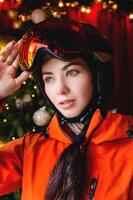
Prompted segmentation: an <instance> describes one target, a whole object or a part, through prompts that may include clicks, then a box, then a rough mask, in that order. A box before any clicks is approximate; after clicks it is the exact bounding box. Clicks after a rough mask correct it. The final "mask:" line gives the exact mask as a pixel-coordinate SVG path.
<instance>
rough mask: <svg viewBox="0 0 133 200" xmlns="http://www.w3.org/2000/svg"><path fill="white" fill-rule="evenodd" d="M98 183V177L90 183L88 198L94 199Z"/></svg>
mask: <svg viewBox="0 0 133 200" xmlns="http://www.w3.org/2000/svg"><path fill="white" fill-rule="evenodd" d="M97 183H98V181H97V179H95V178H92V180H91V183H90V190H89V195H88V200H94V194H95V191H96V187H97Z"/></svg>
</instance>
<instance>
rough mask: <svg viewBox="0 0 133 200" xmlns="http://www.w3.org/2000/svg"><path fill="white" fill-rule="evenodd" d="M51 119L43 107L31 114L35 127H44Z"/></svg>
mask: <svg viewBox="0 0 133 200" xmlns="http://www.w3.org/2000/svg"><path fill="white" fill-rule="evenodd" d="M50 119H51V115H50V113H49V112H48V111H47V110H46V107H45V106H43V107H41V108H40V109H39V110H37V111H36V112H35V113H34V114H33V121H34V122H35V124H36V125H37V126H45V125H47V124H48V123H49V121H50Z"/></svg>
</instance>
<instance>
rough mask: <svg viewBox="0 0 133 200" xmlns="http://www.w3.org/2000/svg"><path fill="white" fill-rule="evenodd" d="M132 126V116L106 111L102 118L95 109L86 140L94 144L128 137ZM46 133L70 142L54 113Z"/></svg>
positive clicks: (64, 141)
mask: <svg viewBox="0 0 133 200" xmlns="http://www.w3.org/2000/svg"><path fill="white" fill-rule="evenodd" d="M132 126H133V117H132V116H128V115H121V114H116V113H115V114H114V113H110V112H108V113H107V115H106V117H105V118H104V119H103V118H102V116H101V114H100V110H99V109H97V110H96V111H95V112H94V114H93V116H92V119H91V121H90V124H89V127H88V130H87V133H86V142H87V141H89V140H90V141H91V142H93V143H95V144H100V143H103V142H109V141H116V140H119V139H124V138H128V134H127V132H128V130H130V127H132ZM48 134H49V136H50V137H51V138H53V139H56V140H59V141H61V142H63V143H67V144H70V143H72V141H71V140H70V139H69V138H68V137H67V136H66V135H65V133H64V131H63V130H62V128H61V127H60V124H59V123H58V119H57V117H56V115H54V117H53V118H52V120H51V122H50V124H49V126H48Z"/></svg>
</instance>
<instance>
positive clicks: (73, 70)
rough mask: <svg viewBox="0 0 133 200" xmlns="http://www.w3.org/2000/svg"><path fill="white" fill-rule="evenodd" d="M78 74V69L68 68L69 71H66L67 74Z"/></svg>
mask: <svg viewBox="0 0 133 200" xmlns="http://www.w3.org/2000/svg"><path fill="white" fill-rule="evenodd" d="M78 74H79V71H78V70H76V69H72V70H68V71H67V72H66V75H67V76H76V75H78Z"/></svg>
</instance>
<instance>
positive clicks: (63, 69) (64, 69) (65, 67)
mask: <svg viewBox="0 0 133 200" xmlns="http://www.w3.org/2000/svg"><path fill="white" fill-rule="evenodd" d="M77 64H78V65H79V63H78V62H71V63H68V64H67V65H65V66H64V67H62V69H61V71H66V70H67V69H68V68H69V67H71V65H77ZM43 74H53V73H52V72H43Z"/></svg>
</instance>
